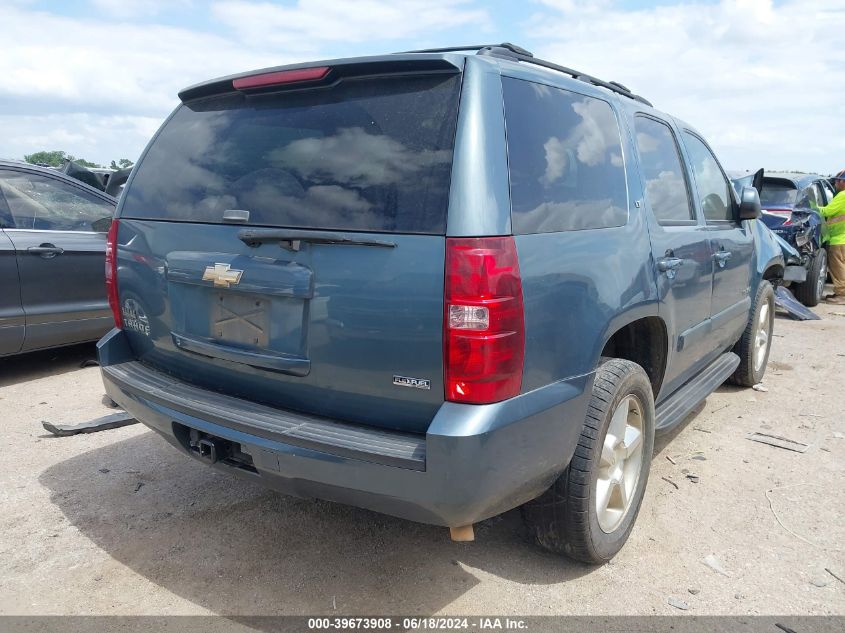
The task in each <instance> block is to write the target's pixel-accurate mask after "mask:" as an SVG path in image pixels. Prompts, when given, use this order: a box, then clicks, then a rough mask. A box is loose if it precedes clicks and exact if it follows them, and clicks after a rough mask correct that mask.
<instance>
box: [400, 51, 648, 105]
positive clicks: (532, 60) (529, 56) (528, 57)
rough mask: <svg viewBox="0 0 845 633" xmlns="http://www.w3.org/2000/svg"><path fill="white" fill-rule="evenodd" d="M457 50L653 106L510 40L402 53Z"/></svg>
mask: <svg viewBox="0 0 845 633" xmlns="http://www.w3.org/2000/svg"><path fill="white" fill-rule="evenodd" d="M457 51H478V52H477V53H476V55H487V56H490V57H502V58H504V59H512V60H515V61H520V62H525V63H527V64H534V65H536V66H542V67H543V68H548V69H550V70H556V71H558V72H561V73H564V74H566V75H569V76H570V77H572V78H574V79H577V80H578V81H583V82H585V83H588V84H592V85H593V86H600V87H602V88H606V89H607V90H610V91H612V92H615V93H617V94H620V95H622V96H624V97H628V98H629V99H633V100H634V101H639V102H640V103H642V104H645V105H647V106H649V107H653V106H652V104H651V102H650V101H648V100H647V99H645V98H644V97H641V96H640V95H637V94H634V93H633V92H631V91H630V90H629V89H628V88H627V87H626V86H623V85H622V84H620V83H619V82H618V81H604V80H602V79H598V78H597V77H593V76H592V75H588V74H587V73H582V72H581V71H579V70H573V69H572V68H567V67H566V66H561V65H559V64H555V63H553V62H549V61H546V60H544V59H540V58H538V57H534V55H533V53H531V52H530V51H528V50H526V49H524V48H522V47H521V46H517V45H516V44H511V43H510V42H503V43H502V44H473V45H470V46H448V47H445V48H425V49H421V50H415V51H403V52H404V53H451V52H457Z"/></svg>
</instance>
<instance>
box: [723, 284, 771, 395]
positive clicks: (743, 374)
mask: <svg viewBox="0 0 845 633" xmlns="http://www.w3.org/2000/svg"><path fill="white" fill-rule="evenodd" d="M774 323H775V292H774V290H772V284H770V283H769V282H768V281H766V280H763V281H761V282H760V286H759V287H758V288H757V296H756V297H755V298H754V305H753V306H752V309H751V314H750V315H749V317H748V323H747V324H746V326H745V330H744V331H743V333H742V336H741V337H739V340H738V341H737V342H736V345H734V348H733V352H734V354H736V355H737V356H739V366H738V367H737V368H736V371H735V372H734V373H733V375H732V376H731V377H730V378H729V379H728V381H729V382H731V383H733V384H735V385H739V386H740V387H753V386H754V385H756V384H757V383H759V382H760V381H761V380H763V376H764V375H765V374H766V363H768V362H769V352H771V349H772V331H773V330H774Z"/></svg>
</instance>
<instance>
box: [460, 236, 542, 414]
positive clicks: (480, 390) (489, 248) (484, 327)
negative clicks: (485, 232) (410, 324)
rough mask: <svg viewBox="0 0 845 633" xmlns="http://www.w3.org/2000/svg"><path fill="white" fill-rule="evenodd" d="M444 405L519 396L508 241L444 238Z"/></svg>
mask: <svg viewBox="0 0 845 633" xmlns="http://www.w3.org/2000/svg"><path fill="white" fill-rule="evenodd" d="M443 346H444V360H445V368H444V369H445V382H446V400H451V401H453V402H464V403H471V404H486V403H490V402H499V401H501V400H506V399H507V398H512V397H513V396H516V395H518V394H519V390H520V387H521V386H522V365H523V360H524V358H525V318H524V314H523V304H522V281H521V279H520V275H519V261H518V258H517V254H516V244H515V243H514V240H513V238H512V237H478V238H451V237H450V238H446V287H445V315H444V332H443Z"/></svg>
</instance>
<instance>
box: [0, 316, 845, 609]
mask: <svg viewBox="0 0 845 633" xmlns="http://www.w3.org/2000/svg"><path fill="white" fill-rule="evenodd" d="M818 312H819V313H820V314H821V315H822V316H823V317H824V319H823V320H822V321H817V322H811V323H795V322H792V321H789V320H786V319H783V318H779V319H778V320H777V322H776V328H775V332H776V334H775V336H776V337H777V338H775V342H774V348H773V350H772V355H771V360H770V364H769V371H768V374H767V376H766V380H765V385H766V387H768V389H769V390H768V392H757V391H752V390H740V389H735V388H729V387H723V388H721V389H720V390H719V391H718V392H717V393H715V394H713V395H712V396H711V397H710V398H708V399H707V401H706V402H705V403H704V404H703V405H702V406H701V407H699V409H698V411H697V412H696V413H695V414H694V415H692V416H691V417H690V418H689V420H687V421H686V422H685V423H684V424H683V425H682V426H681V427H680V429H678V430H677V431H676V432H674V433H672V434H671V435H670V436H669V437H663V438H659V439H658V444H657V447H656V453H655V456H654V465H653V467H652V471H651V478H650V480H649V486H648V491H647V493H646V498H645V502H644V505H643V509H642V511H641V513H640V517H639V520H638V522H637V525H636V527H635V529H634V532H633V535H632V537H631V539H630V541H629V542H628V544H627V546H626V547H625V548H624V549H623V550H622V552H621V553H620V555H619V556H618V557H617V558H616V559H615V560H614V561H613V562H612V563H611V564H609V565H605V566H602V567H595V568H591V567H586V566H582V565H579V564H576V563H573V562H570V561H568V560H566V559H561V558H556V557H553V556H551V555H547V554H545V553H544V552H542V551H541V550H539V549H537V548H536V547H534V546H533V545H531V544H530V543H529V542H528V541H527V539H526V536H525V534H524V532H523V530H522V527H521V523H520V517H519V513H518V512H510V513H508V514H506V515H503V516H501V517H497V518H494V519H491V520H489V521H486V522H484V523H483V524H481V525H479V526H478V528H477V530H476V537H477V540H476V542H475V543H472V544H455V543H452V542H450V541H449V539H448V535H447V532H446V530H445V529H443V528H435V527H431V526H425V525H417V524H414V523H408V522H406V521H401V520H398V519H393V518H390V517H385V516H381V515H378V514H374V513H371V512H367V511H364V510H358V509H355V508H349V507H344V506H339V505H334V504H330V503H325V502H320V501H306V500H299V499H292V498H287V497H283V496H281V495H278V494H276V493H273V492H269V491H266V490H263V489H261V488H259V487H257V486H255V485H252V484H250V483H245V482H240V481H236V480H234V479H231V478H230V477H228V476H226V475H223V474H218V473H216V472H214V471H212V470H211V469H209V468H207V467H206V466H203V465H202V464H200V463H197V462H195V461H193V460H190V459H188V458H186V457H183V456H182V455H180V454H178V453H177V452H176V451H175V450H174V449H173V448H171V447H170V446H169V445H167V444H166V443H165V442H164V441H163V440H162V439H160V438H159V437H158V436H156V435H155V434H153V433H152V432H151V431H148V430H147V429H146V428H145V427H143V426H141V425H135V426H130V427H126V428H122V429H118V430H112V431H106V432H102V433H98V434H94V435H82V436H76V437H69V438H53V437H49V436H47V434H46V433H45V432H44V431H43V430H42V428H41V424H40V422H41V420H49V421H53V422H59V423H74V422H81V421H85V420H87V419H90V418H93V417H95V416H98V415H101V414H105V413H108V412H109V411H108V410H107V409H105V408H104V407H103V406H102V405H101V404H100V395H101V394H102V386H101V383H100V377H99V372H98V369H97V368H95V367H89V368H84V369H83V368H80V363H81V362H82V361H83V360H85V359H86V358H91V357H92V356H93V347H92V346H84V347H77V348H71V349H67V350H62V351H53V352H45V353H38V354H32V355H28V356H23V357H18V358H13V359H7V360H5V361H0V423H2V429H3V434H2V439H0V442H2V446H3V454H4V455H5V456H6V467H5V468H4V469H3V471H2V474H0V495H2V501H3V508H4V509H5V511H4V512H3V513H2V516H0V613H3V614H207V613H224V614H255V615H259V614H314V613H323V614H326V613H328V614H331V613H335V614H338V615H340V614H344V615H347V614H381V613H385V614H387V613H389V614H411V613H424V614H431V613H447V614H490V613H497V614H522V615H527V614H543V615H546V614H561V613H570V614H571V613H578V614H672V613H683V611H679V610H678V609H676V608H675V607H673V606H670V605H669V603H668V600H669V599H670V598H672V599H675V600H680V601H683V602H685V603H686V604H687V605H688V606H689V610H688V611H686V613H689V614H698V615H701V614H794V615H798V614H838V615H841V614H845V583H843V582H842V580H845V520H843V505H845V399H843V396H842V394H843V375H845V372H844V371H843V370H844V369H845V344H843V342H844V341H845V311H843V309H842V308H841V307H839V308H835V307H832V306H820V307H819V310H818ZM754 431H761V432H766V433H773V434H777V435H783V436H787V437H789V438H792V439H795V440H798V441H801V442H805V443H807V444H809V445H810V447H809V449H808V450H807V451H806V452H805V453H803V454H802V453H796V452H790V451H787V450H783V449H779V448H773V447H770V446H765V445H763V444H758V443H755V442H751V441H748V440H747V439H745V437H746V435H747V434H748V433H750V432H754ZM687 472H688V473H692V474H695V475H698V476H699V480H698V482H697V483H695V482H694V481H692V480H691V479H689V478H687V477H686V476H685V475H686V473H687ZM667 479H668V480H671V482H674V484H673V483H670V482H669V481H666V480H667ZM676 486H677V488H676ZM767 495H768V496H767ZM708 557H712V558H711V560H715V561H716V564H717V565H718V566H720V567H721V569H722V570H723V573H720V572H718V571H715V570H714V569H713V568H712V567H711V566H708V565H707V564H705V562H704V561H705V559H707V558H708ZM826 568H827V569H828V570H830V572H828V571H826ZM831 572H832V573H831ZM834 574H835V575H836V576H838V577H839V578H840V579H842V580H837V579H836V578H835V576H834Z"/></svg>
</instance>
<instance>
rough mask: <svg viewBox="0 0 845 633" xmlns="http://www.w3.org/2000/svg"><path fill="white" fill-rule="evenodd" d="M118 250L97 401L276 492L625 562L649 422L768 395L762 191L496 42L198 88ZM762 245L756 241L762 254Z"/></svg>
mask: <svg viewBox="0 0 845 633" xmlns="http://www.w3.org/2000/svg"><path fill="white" fill-rule="evenodd" d="M179 96H180V99H181V104H180V105H179V106H178V108H177V109H176V111H175V112H174V113H173V114H172V115H171V116H170V118H169V119H168V120H167V121H166V122H165V123H164V125H163V126H162V127H161V129H160V130H159V132H158V133H157V134H156V135H155V137H154V138H153V139H152V141H151V142H150V144H149V146H148V147H147V149H146V150H145V152H144V154H143V156H142V158H141V159H140V161H139V163H138V165H137V167H136V168H135V169H134V171H133V173H132V175H131V177H130V179H129V181H128V183H127V185H126V189H125V191H124V193H123V196H122V198H121V201H120V205H119V208H118V212H117V218H116V219H115V221H114V223H113V224H112V227H111V231H110V233H109V239H108V251H107V263H106V269H107V270H106V277H107V287H108V295H109V301H110V305H111V307H112V310H113V312H114V317H115V321H116V328H115V329H114V330H112V331H111V332H110V333H109V334H108V335H107V336H106V337H105V338H103V340H102V341H101V342H100V344H99V354H100V361H101V365H102V375H103V379H104V381H105V385H106V390H107V392H108V394H109V395H110V396H111V397H112V398H113V399H114V400H115V401H116V402H118V403H119V404H120V405H121V406H122V407H124V408H125V409H126V410H127V411H128V412H129V413H131V414H132V415H133V416H135V417H136V418H137V419H139V420H140V421H142V422H143V423H145V424H146V425H148V426H149V427H150V428H152V429H154V430H155V431H157V432H158V433H160V434H161V435H162V436H163V437H165V438H166V439H167V440H168V441H169V442H170V443H171V444H173V445H174V446H175V447H177V448H178V449H180V450H181V451H183V452H184V453H185V454H187V455H190V456H193V457H195V458H196V459H199V460H202V461H204V462H206V463H208V464H212V465H213V466H214V467H216V468H220V469H224V470H227V471H229V472H231V473H234V474H237V475H239V476H242V477H245V478H247V479H250V480H252V481H255V482H258V483H261V484H263V485H266V486H270V487H272V488H275V489H278V490H280V491H283V492H285V493H288V494H292V495H299V496H305V497H317V498H321V499H327V500H331V501H337V502H341V503H347V504H352V505H356V506H360V507H363V508H369V509H372V510H376V511H379V512H384V513H387V514H391V515H395V516H399V517H404V518H407V519H410V520H413V521H421V522H425V523H430V524H436V525H442V526H448V527H450V528H451V529H452V536H453V538H455V539H457V540H465V539H471V538H472V537H473V529H472V526H473V524H474V523H475V522H477V521H481V520H483V519H486V518H488V517H492V516H494V515H497V514H499V513H502V512H505V511H507V510H510V509H512V508H516V507H518V506H523V507H524V516H525V519H526V521H527V523H528V525H529V527H530V529H531V531H532V533H533V534H534V535H535V536H536V539H537V541H538V542H539V543H540V544H542V545H543V546H545V547H547V548H549V549H551V550H553V551H555V552H560V553H565V554H567V555H569V556H571V557H574V558H577V559H580V560H584V561H589V562H601V561H606V560H609V559H610V558H611V557H612V556H613V555H614V554H615V553H616V552H617V551H618V550H619V549H620V548H621V547H622V545H623V544H624V542H625V540H626V539H627V537H628V534H629V533H630V531H631V529H632V527H633V524H634V520H635V518H636V516H637V513H638V510H639V506H640V503H641V501H642V498H643V493H644V490H645V486H646V480H647V478H648V472H649V465H650V462H651V455H652V446H653V440H654V434H655V432H656V431H661V430H665V429H668V428H671V427H672V426H674V425H676V424H678V423H679V422H681V421H682V420H683V419H684V418H685V417H686V416H687V414H688V413H689V412H690V411H691V410H692V409H693V408H694V407H695V405H696V404H698V403H699V402H700V401H701V400H703V399H704V398H705V397H706V396H707V395H708V394H709V393H710V392H712V391H713V390H714V389H715V388H716V387H718V386H719V385H720V384H721V383H722V382H723V381H725V380H732V381H733V382H735V383H737V384H740V385H752V384H754V383H756V382H759V381H760V379H761V378H762V376H763V372H764V371H765V367H766V360H767V357H768V354H769V346H770V343H771V334H772V326H773V315H774V303H773V294H772V288H771V285H770V284H769V282H768V281H767V279H768V278H777V277H778V276H779V275H782V273H783V259H782V256H781V255H780V253H779V251H777V252H775V250H774V248H773V247H770V246H769V247H767V248H763V247H761V242H760V240H759V239H758V237H757V236H758V229H757V228H756V227H755V225H756V224H757V223H756V222H755V221H754V220H755V218H757V217H758V215H759V213H760V203H759V199H758V197H757V193H756V191H755V190H754V189H752V188H747V189H745V190H743V191H742V192H741V195H736V194H735V192H734V190H733V188H732V187H731V184H730V181H729V180H728V179H727V178H726V176H725V174H724V172H723V170H722V167H721V166H720V164H719V162H718V161H717V160H716V158H715V157H714V155H713V153H712V152H711V150H710V148H709V147H708V145H707V143H706V142H705V141H704V140H703V138H702V137H701V135H699V134H698V133H697V132H696V131H695V130H693V129H692V128H691V127H690V126H688V125H686V124H685V123H682V122H680V121H678V120H677V119H674V118H672V117H670V116H667V115H665V114H662V113H660V112H658V111H657V110H655V109H654V108H652V107H651V105H650V104H649V103H648V102H647V101H646V100H645V99H643V98H641V97H638V96H636V95H634V94H633V93H631V92H630V91H629V90H628V89H627V88H625V87H624V86H622V85H620V84H617V83H612V82H605V81H601V80H599V79H596V78H594V77H590V76H589V75H585V74H583V73H580V72H578V71H575V70H572V69H568V68H564V67H561V66H557V65H555V64H552V63H550V62H546V61H543V60H540V59H537V58H534V57H533V56H532V55H531V54H530V53H529V52H527V51H525V50H524V49H521V48H519V47H516V46H513V45H510V44H503V45H494V46H484V47H472V48H470V49H467V48H463V49H450V50H442V49H439V50H432V51H414V52H409V53H401V54H394V55H387V56H379V57H366V58H356V59H340V60H332V61H326V62H320V63H312V64H301V65H296V66H286V67H281V68H274V69H266V70H261V71H256V72H251V73H246V74H242V75H237V76H233V77H226V78H223V79H216V80H212V81H209V82H206V83H202V84H199V85H196V86H193V87H190V88H188V89H186V90H184V91H182V92H181V93H180V95H179ZM767 244H768V243H767Z"/></svg>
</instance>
